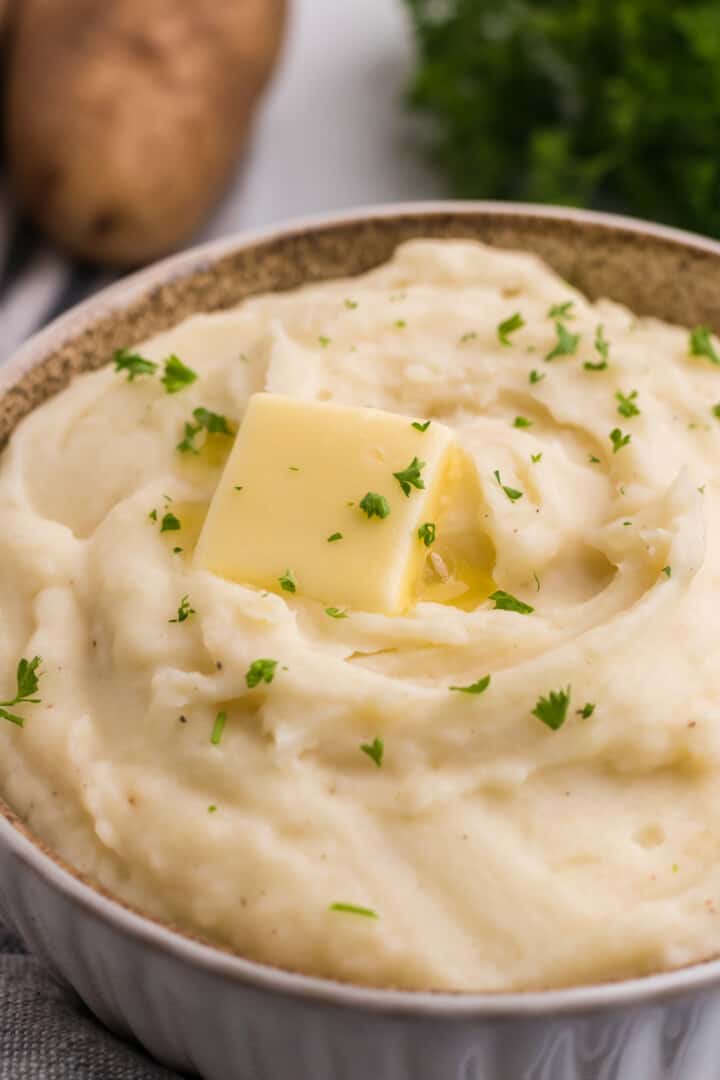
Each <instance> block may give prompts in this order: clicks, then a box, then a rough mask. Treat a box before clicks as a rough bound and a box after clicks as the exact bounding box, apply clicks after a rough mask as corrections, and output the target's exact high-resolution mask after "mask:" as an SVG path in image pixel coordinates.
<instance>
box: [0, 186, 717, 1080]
mask: <svg viewBox="0 0 720 1080" xmlns="http://www.w3.org/2000/svg"><path fill="white" fill-rule="evenodd" d="M422 235H432V236H459V235H460V236H463V235H464V236H472V237H479V238H482V239H484V240H486V241H488V242H491V243H495V244H499V245H502V246H512V247H521V248H526V249H530V250H534V251H536V252H538V253H539V254H540V255H542V256H543V257H545V258H546V259H548V261H549V262H550V263H551V264H552V265H553V266H554V267H555V268H556V269H557V270H558V271H559V272H560V273H562V274H563V275H564V276H565V277H567V278H569V279H570V280H571V281H573V283H574V284H577V285H579V286H580V287H581V288H583V289H584V290H586V291H587V292H588V293H589V294H590V295H591V296H597V295H601V294H602V295H609V296H611V297H613V298H614V299H618V300H622V301H624V302H626V303H628V304H629V305H630V306H631V307H633V309H635V310H637V311H638V312H641V313H649V314H657V315H663V316H665V317H667V318H670V319H672V320H675V321H678V322H682V323H686V324H688V323H690V324H692V323H699V322H703V323H711V324H712V323H714V325H715V329H716V330H717V329H720V300H719V299H718V298H719V297H720V245H719V244H716V243H713V242H711V241H708V240H703V239H701V238H699V237H695V236H690V235H688V234H684V233H680V232H677V231H675V230H670V229H663V228H660V227H659V226H653V225H647V224H644V223H641V222H638V221H632V220H630V219H625V218H616V217H610V216H606V215H597V214H589V213H583V212H579V211H570V210H561V209H552V208H543V209H541V208H537V207H528V206H519V205H506V204H491V203H475V204H472V203H455V204H453V203H447V204H431V205H426V204H422V205H410V206H399V207H390V208H381V209H373V210H368V211H363V212H361V213H357V214H354V215H352V216H348V215H342V216H335V217H326V218H323V219H316V220H314V221H312V222H305V223H300V224H297V225H293V226H289V227H287V228H284V229H275V230H271V231H269V232H265V233H262V234H259V235H258V234H255V235H252V236H245V237H242V236H241V237H236V238H232V239H229V240H223V241H222V242H220V243H214V244H211V245H208V246H205V247H202V248H198V249H196V250H193V251H190V252H188V253H186V254H183V255H179V256H177V257H174V258H171V259H168V260H166V261H165V262H163V263H160V264H158V265H157V266H154V267H151V268H150V269H148V270H145V271H143V272H141V273H139V274H136V275H134V276H133V277H131V278H128V279H126V280H124V281H123V282H121V283H119V284H117V285H115V286H113V287H112V288H110V289H107V290H105V291H104V292H103V293H100V294H99V295H98V296H96V297H94V298H93V299H92V300H90V301H88V302H86V303H85V304H83V305H81V306H80V307H79V308H77V309H75V310H74V311H73V312H71V313H69V314H68V315H65V316H63V317H62V318H61V319H59V320H57V321H56V322H55V323H53V324H52V325H51V326H49V327H48V328H47V329H45V330H43V331H42V332H41V333H40V334H38V335H37V336H36V337H35V338H33V339H32V340H31V341H30V342H28V343H27V345H25V347H24V348H23V349H22V350H21V351H20V352H19V353H18V354H17V356H16V357H15V358H14V359H13V360H11V361H10V362H9V363H8V364H7V365H5V367H4V368H3V369H0V439H2V438H4V437H6V436H7V434H8V433H9V431H10V430H11V429H12V427H13V426H14V424H15V423H16V422H17V421H18V419H19V418H20V417H21V416H22V415H23V414H24V413H26V412H27V411H29V409H30V408H32V407H34V405H35V404H37V403H38V402H39V401H41V400H43V399H44V398H45V397H47V396H49V395H50V394H51V393H53V392H55V391H56V390H57V389H58V388H59V387H60V386H62V384H63V382H64V381H66V380H67V378H68V377H69V376H70V375H71V374H72V373H74V372H76V371H79V370H83V369H85V368H89V367H95V366H98V364H100V363H102V362H103V361H104V360H106V359H108V358H109V356H110V355H111V352H112V350H113V349H114V348H117V347H119V346H121V345H126V344H129V343H131V342H132V341H137V340H140V339H141V338H143V337H145V336H147V335H148V334H149V333H153V332H155V331H157V330H159V329H160V328H162V327H164V326H167V325H170V324H171V323H172V322H174V321H177V319H179V318H181V317H183V316H184V315H186V314H189V313H190V312H191V311H194V310H202V309H203V308H206V309H207V308H210V307H218V306H223V305H228V304H231V303H234V302H237V301H238V300H240V299H241V298H242V297H243V296H246V295H249V294H251V293H252V292H258V291H264V290H266V289H267V288H270V287H277V288H288V287H291V286H293V285H296V284H298V283H300V282H302V281H306V280H318V279H321V278H323V277H333V276H337V275H340V274H344V273H353V272H360V271H362V270H365V269H367V268H368V267H369V266H371V265H374V264H375V263H378V262H381V261H383V260H384V259H385V258H387V257H388V255H389V254H390V253H391V251H392V249H393V248H394V246H395V245H396V244H397V243H398V242H399V241H400V240H402V239H406V238H408V237H411V236H422ZM388 888H389V889H391V888H392V882H388ZM0 913H1V915H2V918H3V919H4V920H5V921H6V922H7V923H8V924H9V925H10V926H11V927H12V928H13V929H15V930H16V931H17V932H18V933H19V934H20V935H21V936H22V937H23V938H24V939H25V941H26V942H27V944H28V946H29V947H30V948H31V949H32V950H33V951H34V952H35V953H36V954H38V955H39V956H40V957H41V958H42V959H43V960H44V961H45V962H46V963H47V964H48V965H50V966H51V967H52V968H53V969H54V970H55V971H56V973H57V974H58V975H59V976H60V977H61V978H63V979H64V980H66V981H67V982H68V983H70V984H71V985H72V986H73V987H74V988H75V990H76V991H77V992H78V994H79V995H80V996H81V997H82V998H83V999H84V1001H85V1002H86V1003H87V1004H88V1006H89V1007H90V1008H91V1009H92V1010H93V1012H94V1013H96V1014H97V1016H99V1017H100V1018H101V1019H102V1020H103V1021H104V1022H105V1023H106V1024H108V1025H109V1026H110V1027H111V1028H113V1029H115V1030H116V1031H118V1032H122V1033H124V1034H127V1035H131V1036H134V1037H135V1038H137V1039H138V1040H139V1041H140V1042H141V1043H143V1044H144V1045H145V1046H146V1047H147V1049H148V1050H149V1051H150V1052H151V1053H152V1054H153V1055H154V1056H155V1057H157V1058H158V1059H159V1060H161V1061H163V1062H166V1063H168V1064H170V1065H173V1066H175V1067H177V1068H180V1069H183V1070H195V1071H197V1072H199V1073H200V1074H201V1075H202V1076H203V1077H205V1078H207V1080H646V1078H647V1080H717V1078H718V1077H720V961H719V960H717V959H713V960H710V961H708V962H706V963H703V964H697V965H694V966H692V967H689V968H686V969H684V970H680V971H675V972H670V973H665V974H659V975H655V976H651V977H648V978H642V979H635V980H630V981H625V982H621V983H617V984H612V985H600V986H590V987H579V988H577V989H569V990H559V991H546V992H533V993H527V994H504V995H498V994H464V995H452V994H445V993H443V994H431V993H414V992H399V991H393V990H373V989H367V988H363V987H354V986H349V985H344V984H340V983H335V982H332V981H329V980H322V979H317V978H311V977H307V976H303V975H299V974H294V973H289V972H284V971H280V970H276V969H273V968H270V967H267V966H264V965H261V964H257V963H252V962H250V961H248V960H245V959H243V958H241V957H239V956H235V955H232V954H230V953H228V952H224V951H222V950H220V949H217V948H214V947H211V946H209V945H206V944H203V943H201V942H199V941H197V940H194V939H193V938H191V937H189V936H186V935H184V934H182V933H180V932H178V931H176V930H173V929H172V928H169V927H166V926H162V925H160V924H159V923H157V922H154V921H152V920H150V919H148V918H146V917H144V916H142V915H141V914H139V913H137V912H134V911H131V910H129V909H128V908H127V907H126V906H124V905H122V904H121V903H119V902H118V901H116V900H114V899H113V898H111V897H110V896H108V895H107V894H105V893H103V892H102V890H100V889H98V888H97V887H96V886H94V885H93V884H92V883H91V882H87V881H84V880H82V879H81V878H80V877H79V875H77V874H76V873H74V872H73V871H72V869H71V868H70V867H68V866H66V865H65V864H63V863H62V861H61V860H59V859H57V858H56V857H55V856H54V855H53V854H52V853H50V852H48V851H47V850H46V849H45V848H44V847H43V845H42V844H41V843H40V842H39V841H38V840H37V839H36V838H34V837H33V836H32V835H31V834H30V832H29V831H28V829H27V828H26V826H25V825H24V824H23V823H22V822H21V821H19V820H18V818H17V817H16V816H15V815H14V814H13V812H12V810H11V809H10V808H9V807H7V806H5V805H4V804H0ZM562 932H563V930H562V926H558V934H562Z"/></svg>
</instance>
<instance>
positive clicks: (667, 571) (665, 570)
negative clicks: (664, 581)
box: [662, 566, 672, 577]
mask: <svg viewBox="0 0 720 1080" xmlns="http://www.w3.org/2000/svg"><path fill="white" fill-rule="evenodd" d="M662 573H663V574H664V575H665V577H672V566H663V568H662Z"/></svg>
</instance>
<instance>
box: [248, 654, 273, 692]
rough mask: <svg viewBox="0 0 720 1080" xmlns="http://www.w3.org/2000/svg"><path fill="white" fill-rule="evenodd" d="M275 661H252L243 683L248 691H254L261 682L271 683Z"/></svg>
mask: <svg viewBox="0 0 720 1080" xmlns="http://www.w3.org/2000/svg"><path fill="white" fill-rule="evenodd" d="M277 665H278V662H277V660H253V662H252V664H251V665H250V667H249V668H248V669H247V672H246V674H245V682H246V684H247V687H248V689H249V690H254V689H255V687H256V686H259V685H260V683H261V682H265V683H271V682H272V681H273V679H274V678H275V668H276V667H277Z"/></svg>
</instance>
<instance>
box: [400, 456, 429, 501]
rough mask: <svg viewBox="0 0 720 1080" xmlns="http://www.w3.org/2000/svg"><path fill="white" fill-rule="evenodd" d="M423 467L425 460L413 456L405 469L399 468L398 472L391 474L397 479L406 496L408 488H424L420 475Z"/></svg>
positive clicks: (408, 493)
mask: <svg viewBox="0 0 720 1080" xmlns="http://www.w3.org/2000/svg"><path fill="white" fill-rule="evenodd" d="M424 468H425V462H424V461H420V459H419V458H417V457H414V458H413V459H412V461H411V462H410V464H409V465H408V467H407V468H406V469H401V470H400V472H394V473H393V476H394V477H395V479H396V480H397V482H398V484H399V485H400V487H401V488H402V489H403V492H404V494H405V495H406V496H409V495H410V488H411V487H414V488H418V489H420V488H424V487H425V481H424V480H423V478H422V476H421V475H420V473H421V471H422V470H423V469H424Z"/></svg>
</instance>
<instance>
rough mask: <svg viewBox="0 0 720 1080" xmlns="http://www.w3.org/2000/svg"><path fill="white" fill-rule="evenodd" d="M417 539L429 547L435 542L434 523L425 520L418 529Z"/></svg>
mask: <svg viewBox="0 0 720 1080" xmlns="http://www.w3.org/2000/svg"><path fill="white" fill-rule="evenodd" d="M417 534H418V539H419V540H422V542H423V544H424V545H425V547H430V545H431V544H434V543H435V524H434V522H432V521H426V522H425V523H424V524H423V525H421V526H420V528H419V529H418V532H417Z"/></svg>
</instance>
